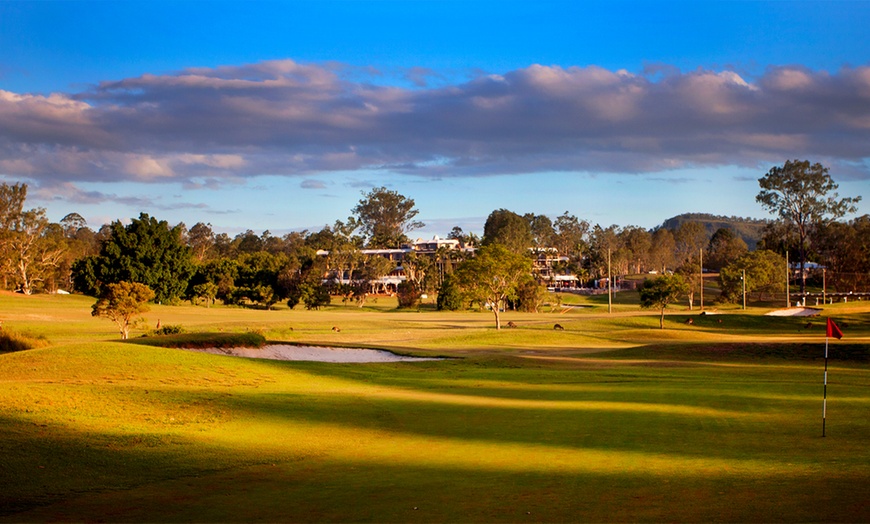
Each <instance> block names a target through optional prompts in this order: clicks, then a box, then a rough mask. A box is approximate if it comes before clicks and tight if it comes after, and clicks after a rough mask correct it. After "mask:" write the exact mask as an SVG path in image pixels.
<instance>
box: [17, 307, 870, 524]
mask: <svg viewBox="0 0 870 524" xmlns="http://www.w3.org/2000/svg"><path fill="white" fill-rule="evenodd" d="M94 301H95V299H93V298H90V297H85V296H81V295H32V296H24V295H20V294H12V293H6V292H4V293H2V294H0V321H2V331H0V334H2V335H3V336H4V337H6V338H7V339H10V340H19V341H23V342H24V343H26V345H27V346H28V347H29V348H30V349H23V350H18V351H6V352H3V353H0V522H69V521H72V522H664V521H667V522H820V521H822V522H868V521H870V303H868V302H867V301H863V302H862V301H850V302H847V303H837V304H832V305H831V304H829V305H825V306H822V307H820V310H821V311H820V314H819V315H818V316H814V317H789V316H766V315H765V313H767V312H770V311H771V310H772V309H774V307H773V306H771V305H769V304H750V307H748V308H747V309H745V310H744V309H742V308H740V307H737V306H723V307H718V309H717V308H714V307H713V306H708V307H707V308H706V309H705V313H707V314H703V315H702V314H700V313H701V311H700V310H699V309H698V308H697V307H696V308H695V309H694V310H693V311H690V310H688V308H687V307H686V306H684V305H677V306H671V307H669V308H668V309H667V314H666V315H665V319H664V329H659V312H658V311H657V310H643V309H641V308H640V307H639V306H638V305H637V293H635V292H622V293H619V294H618V295H617V298H616V303H615V304H614V305H613V308H612V312H608V304H607V297H606V296H598V297H579V296H570V297H566V298H565V302H564V304H563V305H562V306H563V307H560V308H553V310H550V309H548V308H546V307H545V308H544V311H542V312H540V313H521V312H514V311H506V312H503V313H502V321H503V322H504V323H507V322H508V321H511V322H512V323H513V324H514V325H515V326H516V327H514V328H503V329H501V330H496V329H495V327H494V323H493V316H492V314H491V313H489V312H486V311H480V312H477V311H462V312H440V311H435V309H434V306H433V305H432V304H427V303H424V304H423V305H422V306H421V307H420V308H418V309H413V310H400V309H397V308H396V302H395V299H394V298H390V297H379V298H378V299H377V300H370V301H369V302H368V303H367V304H366V306H365V307H361V308H360V307H356V306H355V305H343V304H341V303H340V302H338V303H336V301H335V300H334V301H333V305H331V306H328V307H326V308H322V309H320V310H316V311H315V310H312V311H308V310H304V309H302V308H297V309H293V310H290V309H288V308H287V307H286V306H283V307H281V306H278V307H275V308H274V309H273V310H265V309H254V308H242V307H227V306H221V305H216V306H212V307H205V306H192V305H189V304H182V305H172V306H168V305H151V307H150V311H148V312H147V313H145V314H144V315H143V318H142V324H141V325H140V326H139V327H138V329H134V330H133V331H132V332H131V334H130V339H129V340H127V341H122V340H121V338H120V336H119V334H118V330H117V328H116V326H115V325H114V324H113V323H112V322H111V321H109V320H106V319H102V318H95V317H92V316H91V306H92V305H93V303H94ZM430 302H431V300H430ZM570 306H574V307H570ZM689 318H691V319H692V323H691V324H690V323H688V322H687V319H689ZM827 318H833V319H835V320H836V322H837V324H838V325H839V327H840V328H841V329H842V331H843V334H844V337H843V338H842V339H839V340H838V339H835V338H832V339H831V340H830V341H829V344H830V345H829V356H830V358H829V361H828V363H827V387H826V391H825V394H826V396H827V404H826V412H825V424H826V425H825V436H824V437H823V436H822V430H823V428H822V422H823V412H822V407H823V384H824V380H825V358H824V355H825V333H826V330H825V322H826V319H827ZM158 322H159V323H160V325H162V326H177V327H178V328H179V329H178V330H179V331H181V333H180V334H178V335H156V334H154V332H153V331H154V328H155V326H156V325H157V324H158ZM556 323H558V324H559V325H560V326H562V327H563V328H564V329H563V330H555V329H553V327H554V324H556ZM143 335H144V336H143ZM235 335H239V338H240V339H244V337H242V335H245V336H248V335H250V336H252V338H255V337H260V338H262V339H265V340H266V341H267V342H268V343H270V344H271V343H280V344H290V345H312V346H327V347H336V348H371V349H386V350H389V351H391V352H394V353H397V354H401V355H412V356H420V357H439V359H438V360H426V361H419V362H386V363H383V362H379V363H330V362H313V361H282V360H272V359H261V358H241V357H234V356H227V355H221V354H210V353H206V352H200V351H190V350H185V349H179V348H178V347H172V346H178V345H184V342H185V341H188V342H189V341H191V340H196V341H198V342H197V343H198V344H199V345H200V346H202V345H203V342H202V341H203V340H205V341H208V340H209V339H210V338H213V339H215V340H223V339H225V338H226V337H230V336H235ZM206 345H207V344H206Z"/></svg>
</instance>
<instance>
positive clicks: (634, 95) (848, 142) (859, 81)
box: [0, 60, 870, 187]
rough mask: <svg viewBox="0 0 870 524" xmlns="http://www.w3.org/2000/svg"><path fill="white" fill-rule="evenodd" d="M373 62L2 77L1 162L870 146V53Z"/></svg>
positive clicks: (486, 157) (414, 159) (741, 160)
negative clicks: (820, 64) (446, 69)
mask: <svg viewBox="0 0 870 524" xmlns="http://www.w3.org/2000/svg"><path fill="white" fill-rule="evenodd" d="M363 74H365V75H368V76H367V77H366V80H365V81H360V80H355V79H354V78H357V77H358V76H361V75H363ZM376 74H377V73H376V72H373V71H370V70H367V71H361V70H350V68H345V66H342V65H341V64H300V63H298V62H295V61H292V60H277V61H269V62H262V63H257V64H246V65H240V66H225V67H218V68H211V69H209V68H197V69H189V70H185V71H180V72H177V73H172V74H162V75H154V74H143V75H142V76H139V77H136V78H128V79H122V80H119V81H112V82H109V81H105V82H101V83H99V84H98V85H96V86H95V87H94V88H93V89H92V90H89V91H86V92H82V93H66V94H63V93H61V94H53V95H51V96H38V95H29V94H18V93H12V92H9V91H0V175H5V176H9V177H28V178H30V179H32V180H37V181H41V183H43V184H46V185H50V184H57V183H61V182H76V181H94V182H100V181H116V180H131V181H145V182H161V181H173V182H180V183H182V184H184V185H185V186H186V187H204V186H207V185H215V184H219V183H220V181H221V180H234V181H237V180H238V179H239V178H244V177H253V176H259V175H263V174H270V175H288V176H303V177H304V176H306V175H311V174H314V173H323V172H329V171H353V170H357V169H387V170H391V171H394V172H398V173H407V174H413V175H416V176H429V177H449V176H484V175H493V174H505V173H534V172H539V171H580V172H596V171H597V172H629V173H643V172H657V171H662V170H669V169H674V168H680V167H687V166H720V165H740V166H757V165H759V164H762V165H767V164H769V163H771V162H773V163H780V162H782V161H783V160H784V159H787V158H810V159H812V160H814V161H823V162H826V163H829V164H834V166H836V165H850V166H853V168H852V173H854V172H856V170H855V168H854V166H855V165H859V166H860V165H866V162H864V159H867V158H870V68H868V67H855V68H843V69H842V70H840V71H838V72H836V73H833V74H832V73H828V72H824V71H812V70H809V69H807V68H803V67H777V68H771V69H770V70H769V71H767V72H766V73H765V74H764V75H763V76H762V77H761V78H758V79H757V80H754V81H748V80H746V79H745V78H743V77H741V76H740V75H739V74H737V73H736V72H734V71H729V70H724V71H709V70H697V71H692V72H687V73H681V72H679V71H677V70H676V69H674V68H670V67H667V66H662V65H657V66H654V67H653V66H650V68H649V70H648V72H647V73H644V74H632V73H629V72H627V71H624V70H619V71H610V70H607V69H604V68H600V67H595V66H590V67H569V68H562V67H557V66H544V65H532V66H530V67H527V68H524V69H519V70H515V71H509V72H506V73H504V74H501V75H480V76H478V77H476V78H474V79H472V80H470V81H467V82H463V83H458V84H454V85H444V84H443V83H442V84H439V85H438V86H437V87H427V84H426V82H425V81H424V80H422V79H423V78H437V77H438V75H437V73H436V72H432V71H428V70H410V71H409V72H408V78H412V79H417V80H414V82H415V87H414V88H400V87H395V86H384V85H377V84H375V83H373V81H372V78H375V77H374V76H372V75H376ZM834 172H836V169H834ZM857 172H861V171H860V169H859V170H857ZM860 176H862V177H863V178H870V173H868V172H867V171H866V170H865V171H863V175H860ZM309 180H313V179H309ZM306 183H308V184H310V183H311V182H309V181H306V182H303V184H306Z"/></svg>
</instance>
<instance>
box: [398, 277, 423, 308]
mask: <svg viewBox="0 0 870 524" xmlns="http://www.w3.org/2000/svg"><path fill="white" fill-rule="evenodd" d="M421 294H422V293H420V291H419V290H418V289H417V286H415V285H414V284H412V283H411V282H402V283H401V284H399V289H398V298H399V307H400V308H414V307H417V306H419V305H420V295H421Z"/></svg>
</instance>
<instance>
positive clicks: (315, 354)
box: [188, 344, 443, 364]
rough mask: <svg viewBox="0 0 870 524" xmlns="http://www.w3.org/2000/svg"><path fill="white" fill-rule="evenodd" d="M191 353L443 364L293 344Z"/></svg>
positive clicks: (368, 351)
mask: <svg viewBox="0 0 870 524" xmlns="http://www.w3.org/2000/svg"><path fill="white" fill-rule="evenodd" d="M188 351H199V352H204V353H213V354H216V355H229V356H233V357H245V358H265V359H270V360H307V361H315V362H340V363H358V364H364V363H370V362H420V361H426V360H443V359H441V358H428V357H409V356H406V355H397V354H395V353H391V352H389V351H383V350H380V349H361V348H332V347H322V346H295V345H292V344H269V345H266V346H263V347H261V348H201V349H190V350H188Z"/></svg>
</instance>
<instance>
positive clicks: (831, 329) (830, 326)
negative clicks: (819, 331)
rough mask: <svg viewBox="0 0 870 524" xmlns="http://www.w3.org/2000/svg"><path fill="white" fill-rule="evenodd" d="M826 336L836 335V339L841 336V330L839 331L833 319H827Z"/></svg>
mask: <svg viewBox="0 0 870 524" xmlns="http://www.w3.org/2000/svg"><path fill="white" fill-rule="evenodd" d="M825 336H826V337H837V338H838V339H840V338H843V332H842V331H840V328H838V327H837V324H834V320H833V319H830V318H829V319H828V332H827V333H825Z"/></svg>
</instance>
